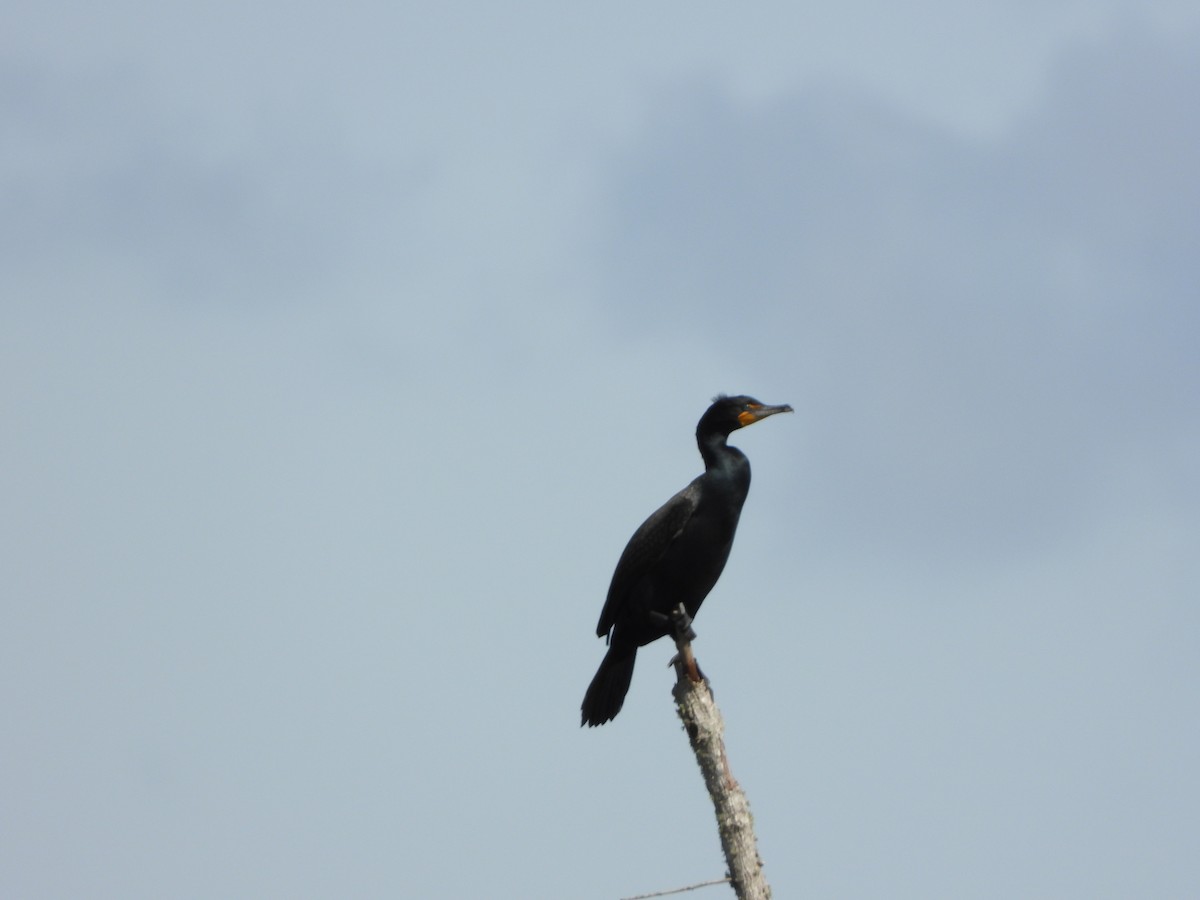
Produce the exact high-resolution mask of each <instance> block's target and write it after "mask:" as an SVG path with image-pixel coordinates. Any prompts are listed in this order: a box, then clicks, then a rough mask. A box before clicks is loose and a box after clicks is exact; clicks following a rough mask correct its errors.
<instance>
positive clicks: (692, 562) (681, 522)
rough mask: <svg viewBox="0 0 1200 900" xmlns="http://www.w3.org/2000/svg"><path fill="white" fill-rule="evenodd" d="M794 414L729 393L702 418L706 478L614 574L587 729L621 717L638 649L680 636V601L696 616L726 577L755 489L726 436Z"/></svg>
mask: <svg viewBox="0 0 1200 900" xmlns="http://www.w3.org/2000/svg"><path fill="white" fill-rule="evenodd" d="M791 411H792V408H791V407H790V406H764V405H763V404H762V403H759V402H758V401H757V400H755V399H754V398H753V397H745V396H741V397H726V396H723V395H722V396H719V397H717V398H716V399H714V400H713V404H712V406H710V407H709V408H708V411H707V412H705V413H704V415H703V416H701V417H700V423H699V424H698V425H697V426H696V443H697V444H699V446H700V455H701V456H702V457H704V474H703V475H701V476H699V477H698V478H696V479H695V480H694V481H693V482H692V483H691V484H689V485H688V486H687V487H685V488H684V489H683V490H682V491H680V492H679V493H678V494H676V495H675V496H674V497H672V498H671V499H670V500H668V501H667V502H666V503H664V504H663V505H662V506H661V507H660V508H659V510H658V511H657V512H656V513H654V515H652V516H651V517H650V518H648V519H647V520H646V521H645V522H643V523H642V526H641V527H640V528H639V529H638V530H637V531H635V532H634V533H633V537H631V538H630V539H629V543H628V544H627V545H626V547H625V551H624V552H623V553H622V554H621V559H620V560H619V561H618V562H617V570H616V571H615V572H613V577H612V584H610V585H609V587H608V599H607V600H605V601H604V609H603V610H602V611H601V613H600V622H599V624H598V625H597V626H596V634H597V636H600V637H604V636H607V637H608V643H609V646H608V653H607V654H605V657H604V660H603V662H601V663H600V668H599V669H598V670H597V672H596V677H595V678H593V679H592V683H591V684H590V685H589V686H588V689H587V694H586V695H584V698H583V706H582V707H581V711H582V713H583V721H582V723H581V724H583V725H603V724H604V723H605V722H608V721H610V720H611V719H613V718H615V717H616V715H617V713H619V712H620V711H621V705H622V704H623V703H624V702H625V694H626V693H627V692H628V691H629V683H630V681H631V680H632V679H633V664H634V661H635V659H636V658H637V650H638V647H644V646H645V645H646V644H649V643H650V642H651V641H655V640H658V639H659V638H660V637H662V636H663V635H665V634H670V633H672V630H673V629H672V625H671V621H670V618H669V617H670V613H671V610H672V609H674V608H675V607H677V606H678V605H679V604H680V603H683V605H684V607H685V609H686V610H687V614H688V616H692V617H694V616H695V615H696V612H697V610H699V609H700V604H701V603H703V602H704V598H705V597H707V596H708V592H709V591H711V590H712V589H713V585H715V584H716V583H717V579H718V578H720V577H721V570H722V569H724V568H725V561H726V560H727V559H729V550H730V548H731V547H732V546H733V535H734V532H735V531H736V530H737V524H738V517H739V516H740V515H741V513H742V504H743V503H745V502H746V494H747V493H748V492H749V490H750V461H749V460H748V459H746V455H745V454H744V453H742V451H741V450H739V449H738V448H737V447H730V446H729V445H728V444H727V443H726V439H727V438H728V437H729V435H730V434H731V433H732V432H734V431H736V430H737V429H739V428H744V427H745V426H747V425H752V424H754V423H755V422H757V421H758V420H759V419H765V418H766V417H767V416H773V415H775V413H781V412H791Z"/></svg>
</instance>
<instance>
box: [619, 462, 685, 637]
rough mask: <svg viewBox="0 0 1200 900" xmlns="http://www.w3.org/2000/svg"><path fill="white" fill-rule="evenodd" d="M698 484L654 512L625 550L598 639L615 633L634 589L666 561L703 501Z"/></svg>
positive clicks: (635, 533) (681, 492)
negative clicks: (612, 632) (665, 555)
mask: <svg viewBox="0 0 1200 900" xmlns="http://www.w3.org/2000/svg"><path fill="white" fill-rule="evenodd" d="M698 480H699V479H697V481H698ZM697 481H693V482H692V483H691V484H689V485H688V486H687V487H685V488H684V489H683V490H682V491H680V492H679V493H678V494H676V495H675V496H674V497H672V498H671V499H670V500H668V501H667V502H666V503H664V504H663V505H662V506H660V507H659V508H658V509H657V510H656V511H655V512H654V513H652V514H651V516H650V518H648V519H647V520H646V521H645V522H643V523H642V524H641V527H639V528H638V530H637V531H635V532H634V533H633V537H631V538H630V539H629V543H628V544H626V545H625V550H624V552H622V553H621V558H620V560H618V561H617V569H616V571H615V572H613V577H612V583H611V584H610V585H609V586H608V599H606V600H605V601H604V609H602V610H601V611H600V622H599V624H598V625H596V635H597V636H598V637H603V636H604V635H606V634H608V633H609V631H611V630H612V627H613V625H615V624H616V621H617V616H618V614H619V613H620V612H621V607H622V606H623V605H624V603H625V598H626V596H627V595H628V594H629V591H630V589H631V588H632V587H633V586H634V585H635V584H637V582H638V580H639V579H640V578H641V577H642V576H643V575H645V574H646V573H647V572H648V571H650V569H651V568H653V567H654V564H655V563H657V562H658V561H659V560H660V559H662V557H663V554H664V553H666V552H667V548H668V547H670V546H671V543H672V542H673V541H674V540H675V539H676V538H677V537H679V535H680V533H681V532H682V531H683V529H684V526H685V525H687V523H688V520H689V519H690V518H691V517H692V513H694V512H695V511H696V506H697V504H698V503H699V502H700V488H699V485H698V484H697Z"/></svg>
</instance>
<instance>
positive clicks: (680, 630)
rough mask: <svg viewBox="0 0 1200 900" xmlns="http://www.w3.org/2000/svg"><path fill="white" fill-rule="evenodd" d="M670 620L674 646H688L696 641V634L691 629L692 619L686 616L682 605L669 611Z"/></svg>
mask: <svg viewBox="0 0 1200 900" xmlns="http://www.w3.org/2000/svg"><path fill="white" fill-rule="evenodd" d="M670 618H671V628H672V629H673V632H672V633H673V634H674V635H675V643H676V644H690V643H691V642H692V641H694V640H695V639H696V632H695V630H693V628H692V617H691V616H689V615H688V614H687V610H686V609H685V608H684V606H683V604H682V603H680V604H679V605H678V606H676V607H675V608H674V609H673V610H671V617H670Z"/></svg>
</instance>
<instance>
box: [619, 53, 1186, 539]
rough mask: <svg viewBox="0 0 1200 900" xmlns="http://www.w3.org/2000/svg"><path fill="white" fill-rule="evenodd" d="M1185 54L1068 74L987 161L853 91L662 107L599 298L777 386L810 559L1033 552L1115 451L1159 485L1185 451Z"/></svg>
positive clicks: (628, 167) (624, 189)
mask: <svg viewBox="0 0 1200 900" xmlns="http://www.w3.org/2000/svg"><path fill="white" fill-rule="evenodd" d="M1187 49H1188V48H1187V47H1186V46H1183V45H1182V44H1181V45H1179V46H1158V45H1156V44H1155V42H1153V41H1151V40H1150V39H1148V38H1145V37H1142V36H1138V35H1133V36H1129V37H1127V38H1125V39H1123V40H1122V41H1119V42H1117V43H1116V44H1114V45H1112V46H1105V47H1101V48H1097V49H1094V50H1092V51H1090V52H1082V51H1081V52H1079V53H1077V54H1075V55H1074V56H1071V57H1068V59H1067V60H1066V61H1065V62H1064V63H1063V64H1062V65H1061V66H1060V67H1059V68H1058V69H1057V70H1056V72H1055V73H1054V77H1053V80H1052V83H1051V84H1050V86H1049V91H1048V93H1047V97H1046V100H1045V102H1044V104H1043V105H1042V107H1041V108H1040V110H1039V111H1038V112H1037V114H1036V115H1033V116H1031V117H1029V119H1027V120H1025V121H1023V122H1021V123H1018V124H1017V125H1016V126H1014V128H1013V130H1012V131H1011V132H1010V133H1009V134H1007V135H1005V136H1004V137H1002V138H1000V139H997V140H995V141H994V142H981V141H968V140H964V139H959V138H956V137H954V136H952V135H949V134H947V133H944V132H942V131H940V130H939V129H937V128H936V127H933V126H931V125H929V124H927V123H923V122H920V121H915V120H912V119H909V118H906V117H905V116H904V115H902V114H900V113H898V112H897V111H895V110H890V109H888V108H886V107H884V106H882V105H881V104H879V103H877V102H874V101H872V100H871V99H870V98H868V97H864V96H862V95H861V94H860V93H857V92H855V91H852V90H849V89H839V88H832V87H830V88H825V89H813V90H810V91H806V92H803V93H801V94H799V95H797V96H795V97H792V98H790V99H788V100H786V101H783V102H780V103H777V104H774V105H772V106H770V107H767V108H764V109H759V110H747V109H742V108H739V107H738V106H737V105H735V104H734V103H732V102H731V101H729V100H728V99H725V98H723V97H721V96H720V95H719V94H717V93H716V92H714V91H711V90H706V89H698V90H695V91H694V92H693V93H692V94H691V95H690V96H689V95H687V94H686V92H682V93H681V95H680V96H678V97H675V98H673V99H672V100H671V101H669V102H666V103H664V109H663V111H662V115H661V116H660V118H659V120H658V123H657V125H656V127H655V128H653V129H651V131H650V133H649V135H648V136H647V137H646V139H645V142H644V143H643V144H642V145H640V146H637V147H635V148H634V149H633V150H632V151H631V152H630V155H629V156H628V158H626V159H625V160H624V161H623V162H621V163H620V164H619V165H618V166H617V170H616V173H615V174H614V183H615V191H614V196H615V197H616V200H615V201H614V204H613V207H612V209H611V218H610V228H609V232H608V240H607V244H606V246H605V249H604V257H603V261H604V270H605V273H606V277H607V279H608V280H607V291H608V295H609V297H610V298H611V300H612V302H613V304H614V306H615V308H616V309H617V310H618V314H619V315H620V316H622V318H623V319H624V320H625V321H628V322H631V323H636V326H637V327H638V328H645V327H646V325H647V323H649V324H651V325H652V326H653V327H657V328H659V329H663V330H666V329H670V330H671V331H672V332H675V333H678V332H680V331H684V332H686V331H689V330H691V331H693V332H696V333H703V334H705V335H708V336H710V337H712V338H714V339H716V340H717V341H719V342H721V344H722V345H723V346H725V347H727V348H728V353H730V354H747V355H748V354H754V355H756V356H759V357H760V358H761V359H762V360H764V361H765V362H766V364H767V365H768V366H769V367H770V368H771V370H772V372H773V373H774V374H775V375H776V376H777V377H779V378H782V379H787V378H790V379H792V380H794V382H795V384H796V389H795V395H796V396H798V397H799V406H800V407H801V408H802V410H803V412H804V413H805V414H806V415H807V418H808V420H809V422H810V425H809V428H810V429H811V432H812V435H813V436H812V439H811V446H810V448H808V450H807V451H806V452H807V453H809V458H808V459H806V460H805V463H806V466H807V467H810V471H811V472H812V473H814V474H813V476H812V477H813V478H814V480H815V481H817V482H818V483H817V484H814V485H813V486H812V487H811V489H810V490H811V491H812V497H811V499H812V501H813V502H814V503H815V504H816V507H817V509H818V511H819V515H818V518H820V520H821V521H822V522H823V525H824V528H825V529H826V531H825V533H826V534H828V535H830V538H829V539H830V542H831V543H837V542H838V541H839V540H840V538H841V537H845V536H847V535H848V534H853V535H854V536H855V537H856V539H858V540H859V541H862V540H866V541H869V542H870V544H871V545H874V546H876V547H877V548H887V547H892V548H894V549H896V550H898V551H899V552H903V553H912V552H918V553H923V552H928V553H934V554H940V553H944V552H946V551H947V550H953V551H954V552H958V553H973V552H979V553H984V552H987V550H986V548H987V547H989V546H993V545H996V544H999V545H1000V546H1008V547H1010V548H1011V549H1014V550H1017V551H1021V550H1022V548H1024V549H1026V550H1027V549H1030V548H1031V547H1033V546H1034V545H1036V544H1039V543H1044V542H1045V541H1047V540H1052V539H1054V537H1055V536H1056V535H1057V536H1066V535H1069V534H1070V533H1071V532H1072V530H1073V529H1076V528H1078V527H1082V524H1083V520H1084V519H1085V518H1086V517H1087V516H1088V515H1089V514H1090V512H1091V503H1092V498H1094V496H1095V495H1096V493H1097V492H1098V491H1100V490H1101V487H1100V484H1099V483H1100V482H1101V481H1102V480H1103V479H1105V478H1108V477H1110V476H1111V475H1112V474H1113V469H1114V467H1116V468H1120V467H1122V466H1125V465H1128V464H1131V460H1132V459H1133V458H1138V459H1141V460H1142V461H1143V462H1142V463H1141V464H1144V465H1146V466H1149V467H1150V468H1151V469H1155V470H1157V471H1158V473H1159V475H1158V479H1157V484H1156V486H1155V487H1156V489H1158V490H1161V491H1163V492H1164V493H1170V492H1172V491H1173V490H1175V489H1177V485H1178V483H1179V482H1180V481H1181V480H1182V479H1183V478H1184V477H1185V467H1186V466H1188V465H1189V464H1188V463H1186V462H1185V457H1186V454H1181V453H1180V452H1179V442H1183V443H1184V444H1186V445H1188V446H1192V447H1194V446H1195V442H1196V441H1197V439H1198V438H1200V435H1198V434H1197V429H1196V420H1195V416H1194V414H1193V413H1192V409H1193V407H1194V400H1193V399H1190V398H1194V397H1195V396H1196V395H1197V393H1198V392H1200V357H1198V356H1197V355H1196V354H1195V353H1194V352H1192V351H1191V350H1190V349H1189V346H1190V345H1192V344H1193V343H1194V339H1193V337H1192V336H1194V335H1195V334H1197V333H1200V327H1198V326H1200V313H1198V312H1197V305H1196V303H1195V302H1194V285H1195V284H1197V283H1200V271H1197V270H1198V268H1200V266H1198V264H1197V262H1196V258H1195V254H1194V253H1193V252H1191V251H1190V250H1189V247H1190V244H1192V243H1194V238H1195V235H1196V234H1198V233H1200V228H1198V227H1197V224H1198V223H1197V213H1196V210H1197V209H1200V179H1198V176H1197V174H1196V169H1195V166H1194V164H1193V163H1192V162H1191V153H1192V150H1194V148H1195V146H1197V145H1200V125H1198V124H1197V120H1196V117H1195V116H1194V115H1192V114H1191V110H1192V108H1193V106H1194V98H1195V92H1196V90H1197V87H1198V86H1200V69H1198V67H1197V65H1196V63H1195V62H1194V60H1195V59H1196V58H1197V55H1196V53H1195V52H1194V49H1193V52H1191V53H1188V52H1186V51H1187ZM1188 235H1191V240H1190V241H1189V237H1188ZM815 473H819V474H815Z"/></svg>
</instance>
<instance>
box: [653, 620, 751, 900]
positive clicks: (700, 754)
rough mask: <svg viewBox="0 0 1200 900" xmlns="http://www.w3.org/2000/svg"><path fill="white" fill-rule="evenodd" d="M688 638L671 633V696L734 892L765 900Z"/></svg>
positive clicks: (742, 803) (743, 808)
mask: <svg viewBox="0 0 1200 900" xmlns="http://www.w3.org/2000/svg"><path fill="white" fill-rule="evenodd" d="M680 612H682V610H680ZM684 618H686V616H684ZM691 636H692V635H691V634H690V629H683V628H677V629H676V641H675V643H676V646H677V647H678V648H679V654H678V655H677V656H676V657H675V674H676V681H675V687H674V689H673V690H672V692H671V693H672V695H673V696H674V697H675V704H676V708H677V710H678V712H679V718H680V719H681V720H682V721H683V727H684V730H686V731H687V734H688V740H689V741H690V742H691V745H692V752H694V753H695V754H696V762H698V763H699V764H700V772H701V774H703V776H704V784H705V786H706V787H707V788H708V794H709V796H710V797H711V798H712V801H713V808H714V809H715V810H716V814H717V831H718V832H719V833H720V835H721V848H722V849H723V850H724V851H725V861H726V862H727V863H728V865H729V881H730V883H731V884H732V885H733V889H734V892H735V893H736V894H737V897H738V900H770V898H771V888H770V885H768V884H767V880H766V878H765V876H764V875H763V863H762V859H761V858H760V857H759V855H758V841H757V839H756V838H755V835H754V819H753V817H752V816H751V815H750V803H749V801H748V800H747V799H746V795H745V793H743V791H742V788H741V786H740V785H739V784H738V783H737V781H736V780H734V777H733V773H732V772H731V771H730V768H729V758H728V757H727V756H726V754H725V741H724V738H723V733H724V728H725V726H724V723H723V721H722V719H721V711H720V710H719V709H717V704H716V701H714V700H713V695H712V691H710V690H709V688H708V682H707V680H705V679H704V678H703V677H702V676H701V675H700V672H699V668H698V667H697V666H696V662H695V658H694V657H693V656H692V648H691V640H690V638H691Z"/></svg>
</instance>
